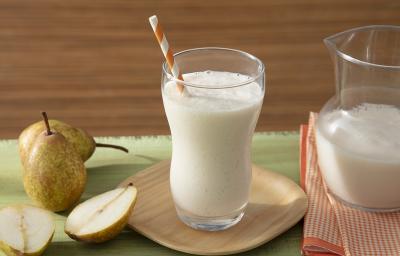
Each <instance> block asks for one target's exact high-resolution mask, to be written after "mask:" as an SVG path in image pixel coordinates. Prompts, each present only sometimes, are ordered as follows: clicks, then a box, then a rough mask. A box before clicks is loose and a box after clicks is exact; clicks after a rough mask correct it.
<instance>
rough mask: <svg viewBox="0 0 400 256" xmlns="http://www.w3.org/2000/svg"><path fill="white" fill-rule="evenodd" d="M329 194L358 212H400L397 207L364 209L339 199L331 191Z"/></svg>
mask: <svg viewBox="0 0 400 256" xmlns="http://www.w3.org/2000/svg"><path fill="white" fill-rule="evenodd" d="M329 194H331V196H333V197H334V198H335V199H336V200H337V201H339V202H340V203H342V204H344V205H346V206H348V207H351V208H354V209H357V210H362V211H366V212H397V211H400V207H396V208H369V207H364V206H360V205H357V204H353V203H350V202H348V201H346V200H344V199H343V198H341V197H339V196H338V195H335V194H334V193H332V191H329Z"/></svg>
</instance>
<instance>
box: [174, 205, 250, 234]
mask: <svg viewBox="0 0 400 256" xmlns="http://www.w3.org/2000/svg"><path fill="white" fill-rule="evenodd" d="M175 208H176V212H177V214H178V217H179V219H180V220H181V221H182V222H183V223H185V224H186V225H188V226H189V227H191V228H194V229H198V230H204V231H220V230H225V229H228V228H230V227H232V226H234V225H236V224H237V223H238V222H239V221H240V220H241V219H242V217H243V215H244V210H245V208H246V205H244V206H243V207H242V208H240V209H239V210H237V211H235V212H234V213H232V214H229V215H225V216H220V217H201V216H197V215H194V214H191V213H189V212H187V211H185V210H183V209H181V208H179V207H178V206H177V205H175Z"/></svg>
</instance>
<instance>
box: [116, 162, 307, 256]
mask: <svg viewBox="0 0 400 256" xmlns="http://www.w3.org/2000/svg"><path fill="white" fill-rule="evenodd" d="M169 167H170V161H169V160H166V161H162V162H160V163H158V164H156V165H154V166H151V167H149V168H148V169H146V170H143V171H141V172H139V173H137V174H135V175H133V176H132V177H130V178H128V179H126V180H125V181H124V182H123V183H121V186H123V185H126V184H127V183H129V182H133V184H134V185H135V186H136V187H137V188H138V199H137V203H136V206H135V209H134V211H133V214H132V216H131V217H130V219H129V224H128V225H129V226H130V227H131V228H133V229H134V230H136V231H137V232H139V233H141V234H143V235H144V236H146V237H148V238H149V239H151V240H153V241H155V242H157V243H159V244H161V245H164V246H166V247H169V248H171V249H174V250H177V251H182V252H187V253H192V254H199V255H226V254H233V253H238V252H243V251H247V250H250V249H252V248H255V247H257V246H259V245H261V244H264V243H266V242H268V241H270V240H271V239H273V238H274V237H276V236H278V235H279V234H282V233H283V232H285V231H286V230H288V229H289V228H290V227H292V226H293V225H295V224H296V223H297V222H298V221H299V220H300V219H301V218H302V217H303V216H304V214H305V212H306V209H307V197H306V195H305V193H304V192H303V190H302V189H301V188H300V187H299V186H298V185H297V184H296V183H295V182H293V181H292V180H290V179H288V178H286V177H285V176H282V175H280V174H278V173H274V172H271V171H268V170H263V169H261V168H260V167H257V166H255V165H254V166H253V181H252V188H251V195H250V203H249V204H248V206H247V209H246V212H245V214H244V216H243V219H242V220H241V221H240V222H239V223H238V224H237V225H235V226H234V227H232V228H230V229H227V230H224V231H217V232H207V231H199V230H195V229H192V228H190V227H188V226H186V225H185V224H184V223H182V222H181V221H180V220H179V219H178V217H177V215H176V212H175V208H174V204H173V201H172V197H171V194H170V189H169Z"/></svg>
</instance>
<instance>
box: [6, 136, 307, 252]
mask: <svg viewBox="0 0 400 256" xmlns="http://www.w3.org/2000/svg"><path fill="white" fill-rule="evenodd" d="M298 140H299V135H298V133H295V132H279V133H257V134H256V135H255V136H254V138H253V147H252V151H253V155H252V157H253V162H254V163H256V164H258V165H260V166H263V167H266V168H268V169H270V170H273V171H276V172H279V173H282V174H284V175H286V176H287V177H289V178H291V179H292V180H294V181H296V182H297V183H298V182H299V165H298V163H299V157H298V155H299V154H298V152H299V151H298ZM97 141H98V142H104V143H113V144H119V145H123V146H125V147H127V148H129V150H130V153H129V154H124V153H123V152H120V151H115V150H109V149H98V150H97V151H96V152H95V154H94V155H93V157H92V158H91V159H90V160H89V161H88V162H87V163H86V166H87V171H88V184H87V187H86V190H85V193H84V195H83V196H82V199H81V200H86V199H88V198H90V197H92V196H94V195H97V194H99V193H102V192H105V191H107V190H110V189H113V188H115V187H116V186H117V185H118V184H119V183H120V182H121V181H122V180H124V179H125V178H127V177H129V176H131V175H132V174H134V173H136V172H138V171H140V170H143V169H145V168H146V167H148V166H150V165H153V164H155V163H157V162H159V161H161V160H163V159H168V158H170V156H171V139H170V137H169V136H156V137H120V138H98V139H97ZM21 168H22V167H21V165H20V161H19V156H18V147H17V141H15V140H7V141H0V207H3V206H5V205H7V204H13V203H23V202H26V203H30V200H29V198H28V197H27V196H26V194H25V192H24V188H23V185H22V179H21ZM66 215H67V213H61V214H55V219H56V233H55V235H54V238H53V242H52V243H51V244H50V246H49V248H48V249H47V250H46V252H45V255H57V256H63V255H68V256H70V255H96V256H101V255H117V254H118V255H119V256H123V255H141V256H145V255H185V254H184V253H179V252H177V251H173V250H171V249H168V248H166V247H163V246H161V245H158V244H157V243H155V242H153V241H151V240H149V239H147V238H145V237H143V236H141V235H139V234H137V233H136V232H134V231H132V230H129V229H126V230H125V231H124V232H123V233H122V234H120V235H119V236H118V237H117V238H115V239H114V240H112V241H109V242H106V243H103V244H97V245H90V244H83V243H79V242H75V241H74V240H72V239H70V238H69V237H68V236H67V235H66V234H64V221H65V218H66V217H65V216H66ZM301 230H302V228H301V223H299V224H297V225H296V226H294V227H293V228H291V229H290V230H289V231H287V232H286V233H284V234H282V235H280V236H279V237H277V238H275V239H274V240H272V241H270V242H268V243H266V244H264V245H262V246H260V247H258V248H256V249H253V250H251V251H249V252H246V253H242V255H263V256H267V255H300V237H301ZM0 255H1V256H3V254H2V253H1V252H0Z"/></svg>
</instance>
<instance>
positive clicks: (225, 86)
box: [162, 47, 265, 89]
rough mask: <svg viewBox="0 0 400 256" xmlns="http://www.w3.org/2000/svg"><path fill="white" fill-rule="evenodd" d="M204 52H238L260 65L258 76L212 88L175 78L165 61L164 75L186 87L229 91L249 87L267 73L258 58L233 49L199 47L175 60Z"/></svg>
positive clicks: (189, 50)
mask: <svg viewBox="0 0 400 256" xmlns="http://www.w3.org/2000/svg"><path fill="white" fill-rule="evenodd" d="M203 50H217V51H226V52H236V53H239V54H241V55H243V56H245V57H247V58H248V59H250V60H253V61H255V62H256V63H257V64H258V67H259V68H258V70H257V74H256V75H255V76H249V77H250V79H248V80H246V81H243V82H240V83H228V84H224V85H222V86H220V87H211V85H207V84H198V83H191V82H187V81H184V80H181V79H179V78H176V77H174V76H173V75H172V74H171V71H170V70H169V67H168V64H167V61H166V60H164V61H163V63H162V71H163V73H164V75H165V76H167V77H168V79H169V80H172V81H175V82H176V83H179V84H182V85H184V86H189V87H195V88H202V89H227V88H235V87H239V86H244V85H248V84H250V83H253V82H255V81H256V80H257V79H259V78H260V77H261V76H262V75H264V72H265V65H264V63H263V62H262V61H261V60H260V59H259V58H257V57H256V56H254V55H252V54H250V53H247V52H244V51H241V50H237V49H231V48H224V47H199V48H191V49H186V50H183V51H180V52H177V53H175V54H174V58H175V57H176V56H179V55H181V54H186V53H189V52H193V51H203ZM199 71H205V70H199Z"/></svg>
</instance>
